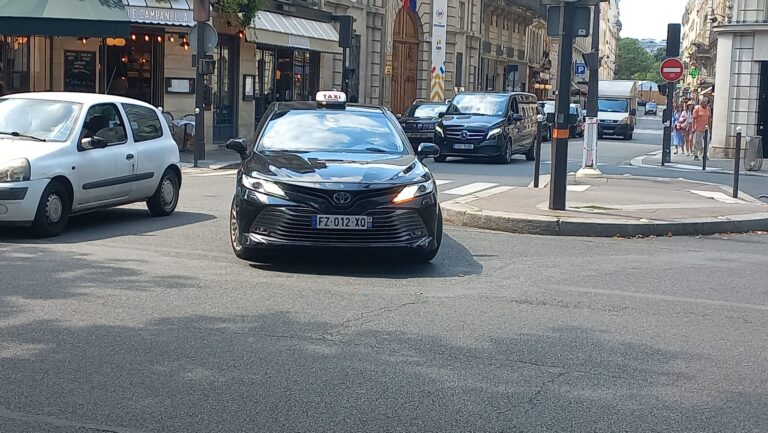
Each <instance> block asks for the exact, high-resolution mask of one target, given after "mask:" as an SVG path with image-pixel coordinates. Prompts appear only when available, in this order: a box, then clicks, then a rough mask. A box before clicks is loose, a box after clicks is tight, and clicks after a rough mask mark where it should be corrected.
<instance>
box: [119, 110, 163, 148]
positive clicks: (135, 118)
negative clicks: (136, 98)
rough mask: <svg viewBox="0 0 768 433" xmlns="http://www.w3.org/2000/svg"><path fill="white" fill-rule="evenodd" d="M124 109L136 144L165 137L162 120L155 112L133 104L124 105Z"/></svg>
mask: <svg viewBox="0 0 768 433" xmlns="http://www.w3.org/2000/svg"><path fill="white" fill-rule="evenodd" d="M123 109H124V110H125V114H126V115H127V116H128V124H129V125H131V131H132V132H133V141H134V142H136V143H139V142H142V141H148V140H154V139H157V138H160V137H162V136H163V127H162V126H161V124H160V118H158V117H157V113H156V112H155V111H154V110H152V109H151V108H147V107H142V106H141V105H133V104H123Z"/></svg>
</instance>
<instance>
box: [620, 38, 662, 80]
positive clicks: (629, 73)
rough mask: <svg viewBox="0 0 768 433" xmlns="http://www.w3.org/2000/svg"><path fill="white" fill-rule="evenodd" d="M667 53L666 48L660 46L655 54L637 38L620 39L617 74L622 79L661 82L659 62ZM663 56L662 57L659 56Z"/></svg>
mask: <svg viewBox="0 0 768 433" xmlns="http://www.w3.org/2000/svg"><path fill="white" fill-rule="evenodd" d="M661 51H663V52H664V54H665V55H666V50H664V49H663V48H660V49H659V50H657V51H656V53H655V55H651V54H650V53H648V51H646V50H645V49H644V48H643V47H642V46H641V45H640V42H639V41H638V40H637V39H632V38H622V39H621V40H620V41H619V56H618V57H619V58H618V61H617V63H618V65H617V69H618V71H617V76H618V78H619V79H620V80H640V81H653V82H655V83H659V82H661V76H660V75H659V62H660V61H661V59H663V57H664V56H661ZM659 57H661V58H659Z"/></svg>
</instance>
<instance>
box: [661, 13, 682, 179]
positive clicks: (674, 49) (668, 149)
mask: <svg viewBox="0 0 768 433" xmlns="http://www.w3.org/2000/svg"><path fill="white" fill-rule="evenodd" d="M681 27H682V26H681V25H680V24H669V25H667V55H666V58H670V57H678V56H679V55H680V33H681V30H682V29H681ZM675 90H676V85H675V82H674V81H671V82H668V83H667V108H666V109H665V110H664V117H663V119H662V121H663V122H664V136H663V137H662V144H661V165H665V164H669V163H671V162H672V128H673V127H674V125H672V113H673V112H674V111H675V107H674V105H675Z"/></svg>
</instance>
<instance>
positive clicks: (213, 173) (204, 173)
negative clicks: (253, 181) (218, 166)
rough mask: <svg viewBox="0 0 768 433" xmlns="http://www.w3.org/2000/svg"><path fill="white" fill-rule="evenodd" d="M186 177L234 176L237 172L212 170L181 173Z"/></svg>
mask: <svg viewBox="0 0 768 433" xmlns="http://www.w3.org/2000/svg"><path fill="white" fill-rule="evenodd" d="M182 173H184V174H185V175H186V176H192V177H206V176H234V175H235V173H237V170H214V171H202V170H199V171H198V170H195V171H191V170H185V171H182Z"/></svg>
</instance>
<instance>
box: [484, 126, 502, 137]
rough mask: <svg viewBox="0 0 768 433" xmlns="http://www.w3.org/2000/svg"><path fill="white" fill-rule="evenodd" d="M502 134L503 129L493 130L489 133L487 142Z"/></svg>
mask: <svg viewBox="0 0 768 433" xmlns="http://www.w3.org/2000/svg"><path fill="white" fill-rule="evenodd" d="M499 134H501V128H493V129H491V130H490V131H488V138H487V140H490V139H491V138H493V137H495V136H497V135H499Z"/></svg>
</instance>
